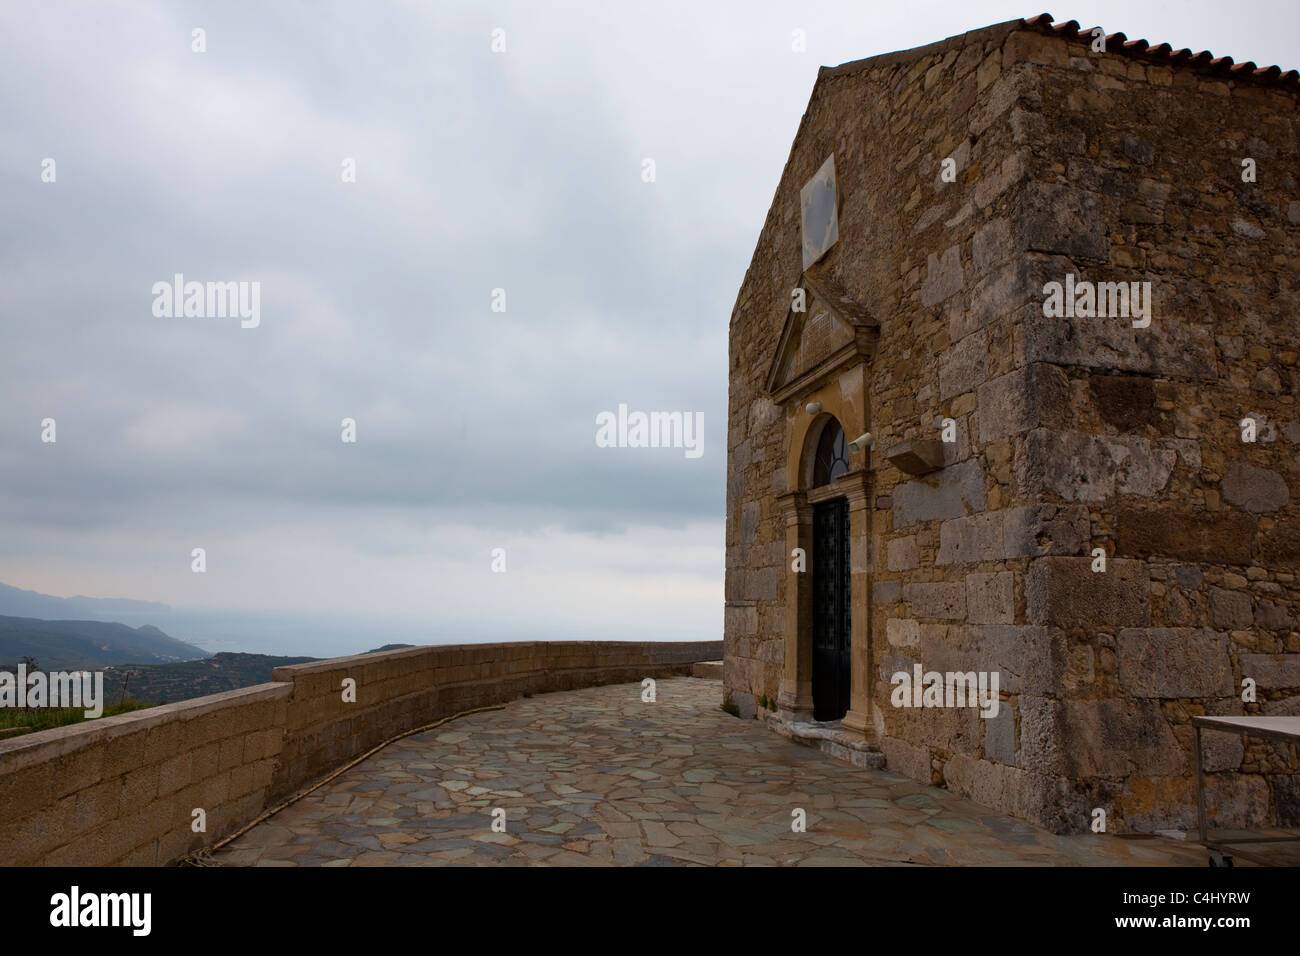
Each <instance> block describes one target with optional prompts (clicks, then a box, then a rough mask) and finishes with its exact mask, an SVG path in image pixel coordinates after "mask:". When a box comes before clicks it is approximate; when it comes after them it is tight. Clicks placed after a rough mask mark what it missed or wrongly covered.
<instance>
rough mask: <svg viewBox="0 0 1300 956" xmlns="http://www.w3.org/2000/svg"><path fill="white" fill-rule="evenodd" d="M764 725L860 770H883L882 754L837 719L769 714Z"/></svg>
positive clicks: (883, 759)
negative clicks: (799, 717) (793, 719)
mask: <svg viewBox="0 0 1300 956" xmlns="http://www.w3.org/2000/svg"><path fill="white" fill-rule="evenodd" d="M767 726H768V728H769V729H770V730H774V731H776V732H777V733H778V734H780V735H781V736H782V737H784V738H786V739H787V740H792V741H794V742H795V743H797V744H803V745H804V746H805V747H816V748H817V749H818V750H820V751H821V752H822V753H824V754H828V755H829V756H832V757H834V758H835V759H836V760H844V761H846V762H848V763H851V764H853V765H854V766H855V767H861V768H863V769H864V770H883V769H884V768H885V755H884V754H883V753H881V752H880V750H879V749H878V748H877V747H876V746H875V745H874V744H872V743H871V742H870V741H868V740H866V739H865V738H863V736H862V735H861V734H855V733H853V732H851V731H848V730H845V729H844V728H843V726H841V724H840V722H839V721H838V720H828V721H820V720H814V721H792V720H785V719H783V718H782V717H781V716H780V715H779V714H769V715H768V718H767Z"/></svg>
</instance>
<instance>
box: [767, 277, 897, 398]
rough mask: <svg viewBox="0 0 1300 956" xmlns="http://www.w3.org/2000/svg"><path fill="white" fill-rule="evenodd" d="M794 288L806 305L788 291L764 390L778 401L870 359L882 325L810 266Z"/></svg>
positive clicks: (838, 287) (815, 385) (836, 284)
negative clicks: (786, 307) (800, 306)
mask: <svg viewBox="0 0 1300 956" xmlns="http://www.w3.org/2000/svg"><path fill="white" fill-rule="evenodd" d="M797 288H798V289H802V290H803V302H804V310H803V311H802V312H798V311H795V308H794V304H795V301H796V299H797V297H796V296H795V295H792V296H791V306H790V310H789V311H788V312H787V313H786V317H785V327H784V328H782V330H781V338H780V339H779V340H778V342H777V347H776V354H775V355H773V356H772V363H771V365H770V366H769V368H768V373H767V391H768V393H769V394H770V395H771V396H772V400H773V401H775V402H777V403H781V402H784V401H786V399H788V398H791V397H793V396H795V395H798V394H799V393H800V392H803V391H807V390H811V389H814V388H816V387H817V386H818V385H820V384H821V383H822V382H823V381H825V380H826V379H827V378H828V377H830V376H831V375H833V374H835V373H836V372H838V371H840V370H841V369H844V368H846V367H848V366H852V365H856V364H858V363H859V362H862V361H869V360H870V357H871V354H872V352H873V351H874V349H875V342H876V337H877V335H878V334H879V331H880V323H879V322H877V321H876V320H875V319H874V318H873V317H872V316H871V315H869V314H868V313H867V311H866V310H865V309H863V308H862V307H861V306H860V305H858V303H857V302H856V301H854V299H853V298H852V297H851V296H850V295H849V294H848V293H847V292H846V291H845V290H844V289H843V288H842V287H840V286H839V284H838V283H836V282H835V281H834V280H832V279H830V278H829V277H827V276H824V275H817V274H815V272H814V270H812V269H810V270H809V271H808V272H805V273H804V274H803V278H802V279H801V280H800V283H799V285H798V286H797Z"/></svg>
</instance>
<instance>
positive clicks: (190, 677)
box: [104, 653, 319, 704]
mask: <svg viewBox="0 0 1300 956" xmlns="http://www.w3.org/2000/svg"><path fill="white" fill-rule="evenodd" d="M318 659H319V658H315V657H274V656H271V655H269V654H230V653H221V654H214V655H213V656H212V657H205V658H203V659H202V660H197V661H183V662H180V663H173V664H139V665H136V664H132V665H129V666H121V667H113V668H110V669H107V670H105V672H104V696H105V697H106V698H107V699H108V701H109V702H110V703H117V702H118V701H119V700H122V699H123V698H124V697H125V698H127V699H130V698H135V699H136V700H139V701H144V702H146V703H150V704H174V703H176V701H178V700H189V699H190V698H191V697H204V696H206V695H208V694H220V693H222V692H223V691H228V690H237V689H238V688H240V687H252V686H253V685H254V684H265V683H266V682H267V681H269V680H270V679H271V672H272V671H273V670H275V668H277V667H282V666H285V665H287V664H305V663H307V662H308V661H314V660H318Z"/></svg>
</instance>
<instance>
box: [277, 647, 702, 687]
mask: <svg viewBox="0 0 1300 956" xmlns="http://www.w3.org/2000/svg"><path fill="white" fill-rule="evenodd" d="M611 646H613V647H619V646H627V647H636V648H638V649H639V650H641V651H644V652H645V653H647V654H650V655H653V654H654V653H655V651H657V650H659V649H660V648H664V649H674V648H675V649H678V650H684V649H687V648H693V647H698V648H699V649H700V653H701V654H705V653H714V652H716V651H719V650H720V649H721V647H722V642H721V641H633V640H629V641H618V640H609V641H497V642H493V643H485V644H421V645H419V646H418V647H399V648H396V649H395V650H391V651H379V652H377V653H374V654H353V655H351V656H349V657H331V658H329V659H328V660H323V661H309V662H307V663H305V664H285V665H282V666H280V667H277V668H275V670H273V671H272V672H271V676H272V678H273V679H274V680H276V681H289V682H292V681H293V680H294V679H295V678H297V677H301V676H304V675H307V674H323V673H329V672H331V671H338V670H348V669H352V668H356V667H360V666H364V665H367V664H381V663H386V662H390V661H399V660H405V659H408V658H415V657H422V656H425V655H427V654H429V653H431V652H436V653H439V654H449V653H452V652H456V651H493V650H508V649H515V650H516V651H519V652H521V653H524V652H531V651H532V650H534V649H536V648H543V649H546V650H551V651H564V650H567V649H577V648H610V647H611ZM713 659H715V658H709V657H700V658H699V660H713Z"/></svg>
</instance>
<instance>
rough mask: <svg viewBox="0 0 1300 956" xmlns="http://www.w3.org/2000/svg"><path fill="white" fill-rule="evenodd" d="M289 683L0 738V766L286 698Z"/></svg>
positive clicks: (9, 768)
mask: <svg viewBox="0 0 1300 956" xmlns="http://www.w3.org/2000/svg"><path fill="white" fill-rule="evenodd" d="M292 693H293V685H292V684H287V683H281V682H271V683H266V684H256V685H254V686H252V687H240V688H238V689H236V690H228V691H222V692H221V693H219V694H208V695H207V696H205V697H194V698H192V699H190V700H181V701H177V702H176V703H174V704H160V705H158V706H157V707H147V708H145V709H143V710H135V711H131V712H130V713H127V714H117V715H115V716H113V717H99V718H96V719H95V720H87V721H84V722H82V723H76V724H69V725H68V726H66V727H51V728H50V729H49V730H38V731H36V732H35V733H30V734H23V735H22V736H19V737H11V738H9V739H8V740H0V768H2V769H3V770H5V771H12V770H18V769H21V768H22V767H25V766H28V765H30V764H33V763H38V762H42V761H46V760H49V759H50V758H52V757H57V756H60V755H62V754H66V753H71V752H72V751H75V750H80V749H82V748H83V747H89V746H93V745H95V744H100V743H104V742H106V741H109V740H112V739H114V738H116V737H122V736H125V735H127V734H132V733H136V732H138V731H141V730H148V729H150V728H152V727H157V726H160V725H162V724H166V723H169V722H171V721H174V720H191V719H193V718H195V717H201V716H203V715H204V714H210V713H214V712H216V711H219V710H224V709H225V708H227V707H231V706H240V705H243V704H251V703H256V702H258V701H263V700H277V699H280V698H283V699H285V700H287V699H288V698H289V697H290V695H291V694H292Z"/></svg>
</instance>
